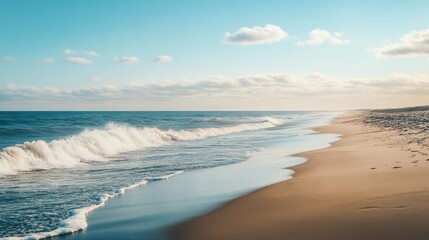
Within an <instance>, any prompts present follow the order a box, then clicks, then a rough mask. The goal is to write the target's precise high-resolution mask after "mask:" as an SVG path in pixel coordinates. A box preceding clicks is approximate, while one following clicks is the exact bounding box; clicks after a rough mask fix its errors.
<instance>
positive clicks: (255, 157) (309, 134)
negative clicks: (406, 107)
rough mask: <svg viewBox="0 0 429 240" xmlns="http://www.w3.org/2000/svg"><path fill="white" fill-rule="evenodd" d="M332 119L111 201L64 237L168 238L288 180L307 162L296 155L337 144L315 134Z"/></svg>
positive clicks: (332, 136)
mask: <svg viewBox="0 0 429 240" xmlns="http://www.w3.org/2000/svg"><path fill="white" fill-rule="evenodd" d="M331 120H332V117H330V116H323V119H317V121H314V122H312V121H310V122H307V123H302V126H299V127H297V128H296V129H291V128H284V129H283V130H280V131H284V132H285V133H287V134H288V135H290V136H289V137H287V140H288V141H282V142H272V143H270V145H269V146H266V148H265V149H264V150H263V151H260V152H259V151H258V152H256V153H254V154H252V156H251V157H250V158H249V159H247V160H245V161H242V162H238V163H234V164H227V165H223V166H217V167H213V168H205V169H198V170H195V171H188V172H186V171H185V172H184V173H183V174H180V175H178V176H176V177H174V178H172V179H171V180H166V181H155V182H151V184H146V185H144V186H142V187H139V188H136V189H133V190H132V191H129V192H127V194H124V195H121V196H118V197H115V198H112V199H110V200H109V201H108V202H107V203H106V205H105V206H103V207H102V208H99V209H97V211H94V212H92V213H91V214H89V215H88V216H87V222H88V228H87V229H84V230H83V231H80V232H77V233H75V234H71V235H65V236H61V237H60V239H74V240H76V239H78V240H86V239H118V238H124V239H128V238H137V239H140V238H143V239H157V240H164V239H168V237H169V236H168V234H169V230H170V229H171V226H174V225H176V224H178V223H180V222H183V221H186V220H188V219H192V218H193V217H196V216H199V215H203V214H206V213H208V212H210V211H212V210H214V209H216V208H217V207H218V206H220V205H222V204H224V203H225V202H228V201H230V200H232V199H235V198H237V197H240V196H244V195H246V194H247V193H249V192H252V191H254V190H256V189H259V188H261V187H264V186H267V185H271V184H273V183H277V182H280V181H283V180H287V179H289V178H290V174H292V171H291V170H285V169H288V168H290V167H291V166H293V165H297V164H302V163H303V162H304V161H305V160H304V159H303V158H302V157H297V156H294V154H296V153H299V152H304V151H308V150H311V149H320V148H325V147H327V146H329V144H330V143H332V142H333V141H336V140H338V136H337V135H335V134H314V132H313V131H310V129H311V128H312V127H314V126H321V125H324V124H327V122H328V121H331ZM112 226H115V227H114V228H113V227H112ZM142 236H144V237H142Z"/></svg>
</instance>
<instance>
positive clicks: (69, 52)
mask: <svg viewBox="0 0 429 240" xmlns="http://www.w3.org/2000/svg"><path fill="white" fill-rule="evenodd" d="M64 54H67V55H73V54H76V51H74V50H71V49H65V50H64Z"/></svg>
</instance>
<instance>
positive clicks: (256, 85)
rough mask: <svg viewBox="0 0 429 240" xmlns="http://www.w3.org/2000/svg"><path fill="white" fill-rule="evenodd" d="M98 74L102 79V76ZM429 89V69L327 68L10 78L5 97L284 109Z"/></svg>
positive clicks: (411, 96) (410, 96)
mask: <svg viewBox="0 0 429 240" xmlns="http://www.w3.org/2000/svg"><path fill="white" fill-rule="evenodd" d="M96 78H97V80H100V78H99V77H96ZM428 92H429V75H423V74H390V75H387V76H382V77H375V78H356V79H338V78H334V77H330V76H327V75H324V74H321V73H312V74H305V75H293V74H288V73H264V74H256V75H249V76H241V77H226V76H215V77H211V78H208V79H204V80H200V81H189V80H182V81H178V82H171V81H163V82H149V83H146V82H133V83H129V84H128V85H124V86H115V85H101V86H92V87H85V88H79V89H59V88H53V87H34V86H17V85H15V84H6V85H4V86H2V87H1V88H0V99H2V104H0V108H4V109H5V108H7V106H8V105H9V104H8V103H23V105H22V106H23V107H25V106H27V104H28V103H30V102H32V104H33V106H34V104H36V102H40V103H42V105H43V103H45V104H46V103H48V102H50V101H54V102H56V103H57V104H61V105H64V106H67V108H70V109H73V104H74V103H75V101H79V102H80V103H85V104H86V106H87V107H88V106H90V105H91V104H93V103H96V102H97V103H107V102H108V103H114V104H113V105H115V104H124V103H126V104H127V106H128V107H129V108H130V109H137V110H142V109H152V108H151V107H148V105H150V104H160V105H161V106H162V105H165V106H170V107H173V109H174V108H176V109H182V110H192V109H193V110H195V108H194V107H192V106H190V107H184V106H181V105H180V104H177V103H180V102H200V103H204V102H217V108H218V109H233V110H234V109H235V110H238V109H240V106H241V105H236V104H235V103H241V101H244V100H245V102H246V103H247V106H255V107H256V109H259V107H258V106H259V104H260V103H261V102H264V103H266V102H271V103H273V104H272V106H273V108H272V109H276V110H284V109H291V108H292V109H295V108H294V107H293V105H290V104H289V103H290V102H291V101H292V102H297V101H298V102H300V101H301V102H305V103H313V104H320V99H324V98H329V99H331V100H333V101H332V102H327V103H325V108H326V109H338V108H339V107H340V108H341V107H345V106H343V105H342V104H339V103H338V101H336V100H335V99H337V100H338V98H341V99H342V100H341V101H342V103H344V104H351V103H352V102H353V101H355V102H354V103H352V105H353V106H355V107H356V108H364V107H367V106H366V105H365V102H364V101H357V99H367V100H368V99H371V98H374V99H383V100H384V101H386V100H387V99H391V100H394V99H395V101H397V100H398V99H402V100H404V101H405V102H412V101H413V100H416V99H417V100H418V101H421V104H424V103H425V101H424V100H425V99H427V93H428ZM255 96H257V97H255ZM350 101H351V102H350ZM142 103H144V104H143V105H142ZM88 104H89V105H88ZM279 104H280V105H279ZM384 104H386V102H383V101H381V102H380V103H379V105H380V107H384V106H385V105H384ZM2 105H3V106H2ZM36 105H37V104H36ZM82 106H83V105H82ZM82 106H80V107H82ZM95 106H96V108H95V109H97V107H99V106H98V105H96V104H95ZM296 106H299V105H296ZM152 107H153V106H152ZM241 107H243V106H241ZM301 108H302V106H301ZM78 109H79V108H78ZM90 109H91V108H90ZM259 110H263V108H261V109H259Z"/></svg>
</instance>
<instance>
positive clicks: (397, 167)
mask: <svg viewBox="0 0 429 240" xmlns="http://www.w3.org/2000/svg"><path fill="white" fill-rule="evenodd" d="M398 168H402V167H398V166H396V167H393V169H398Z"/></svg>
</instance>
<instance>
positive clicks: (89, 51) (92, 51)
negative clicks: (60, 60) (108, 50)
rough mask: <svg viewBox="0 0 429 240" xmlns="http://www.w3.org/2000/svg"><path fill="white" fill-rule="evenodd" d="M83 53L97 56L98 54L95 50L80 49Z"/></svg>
mask: <svg viewBox="0 0 429 240" xmlns="http://www.w3.org/2000/svg"><path fill="white" fill-rule="evenodd" d="M82 53H83V54H85V55H88V56H90V57H98V56H100V55H99V54H98V53H97V52H96V51H94V50H88V51H82Z"/></svg>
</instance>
